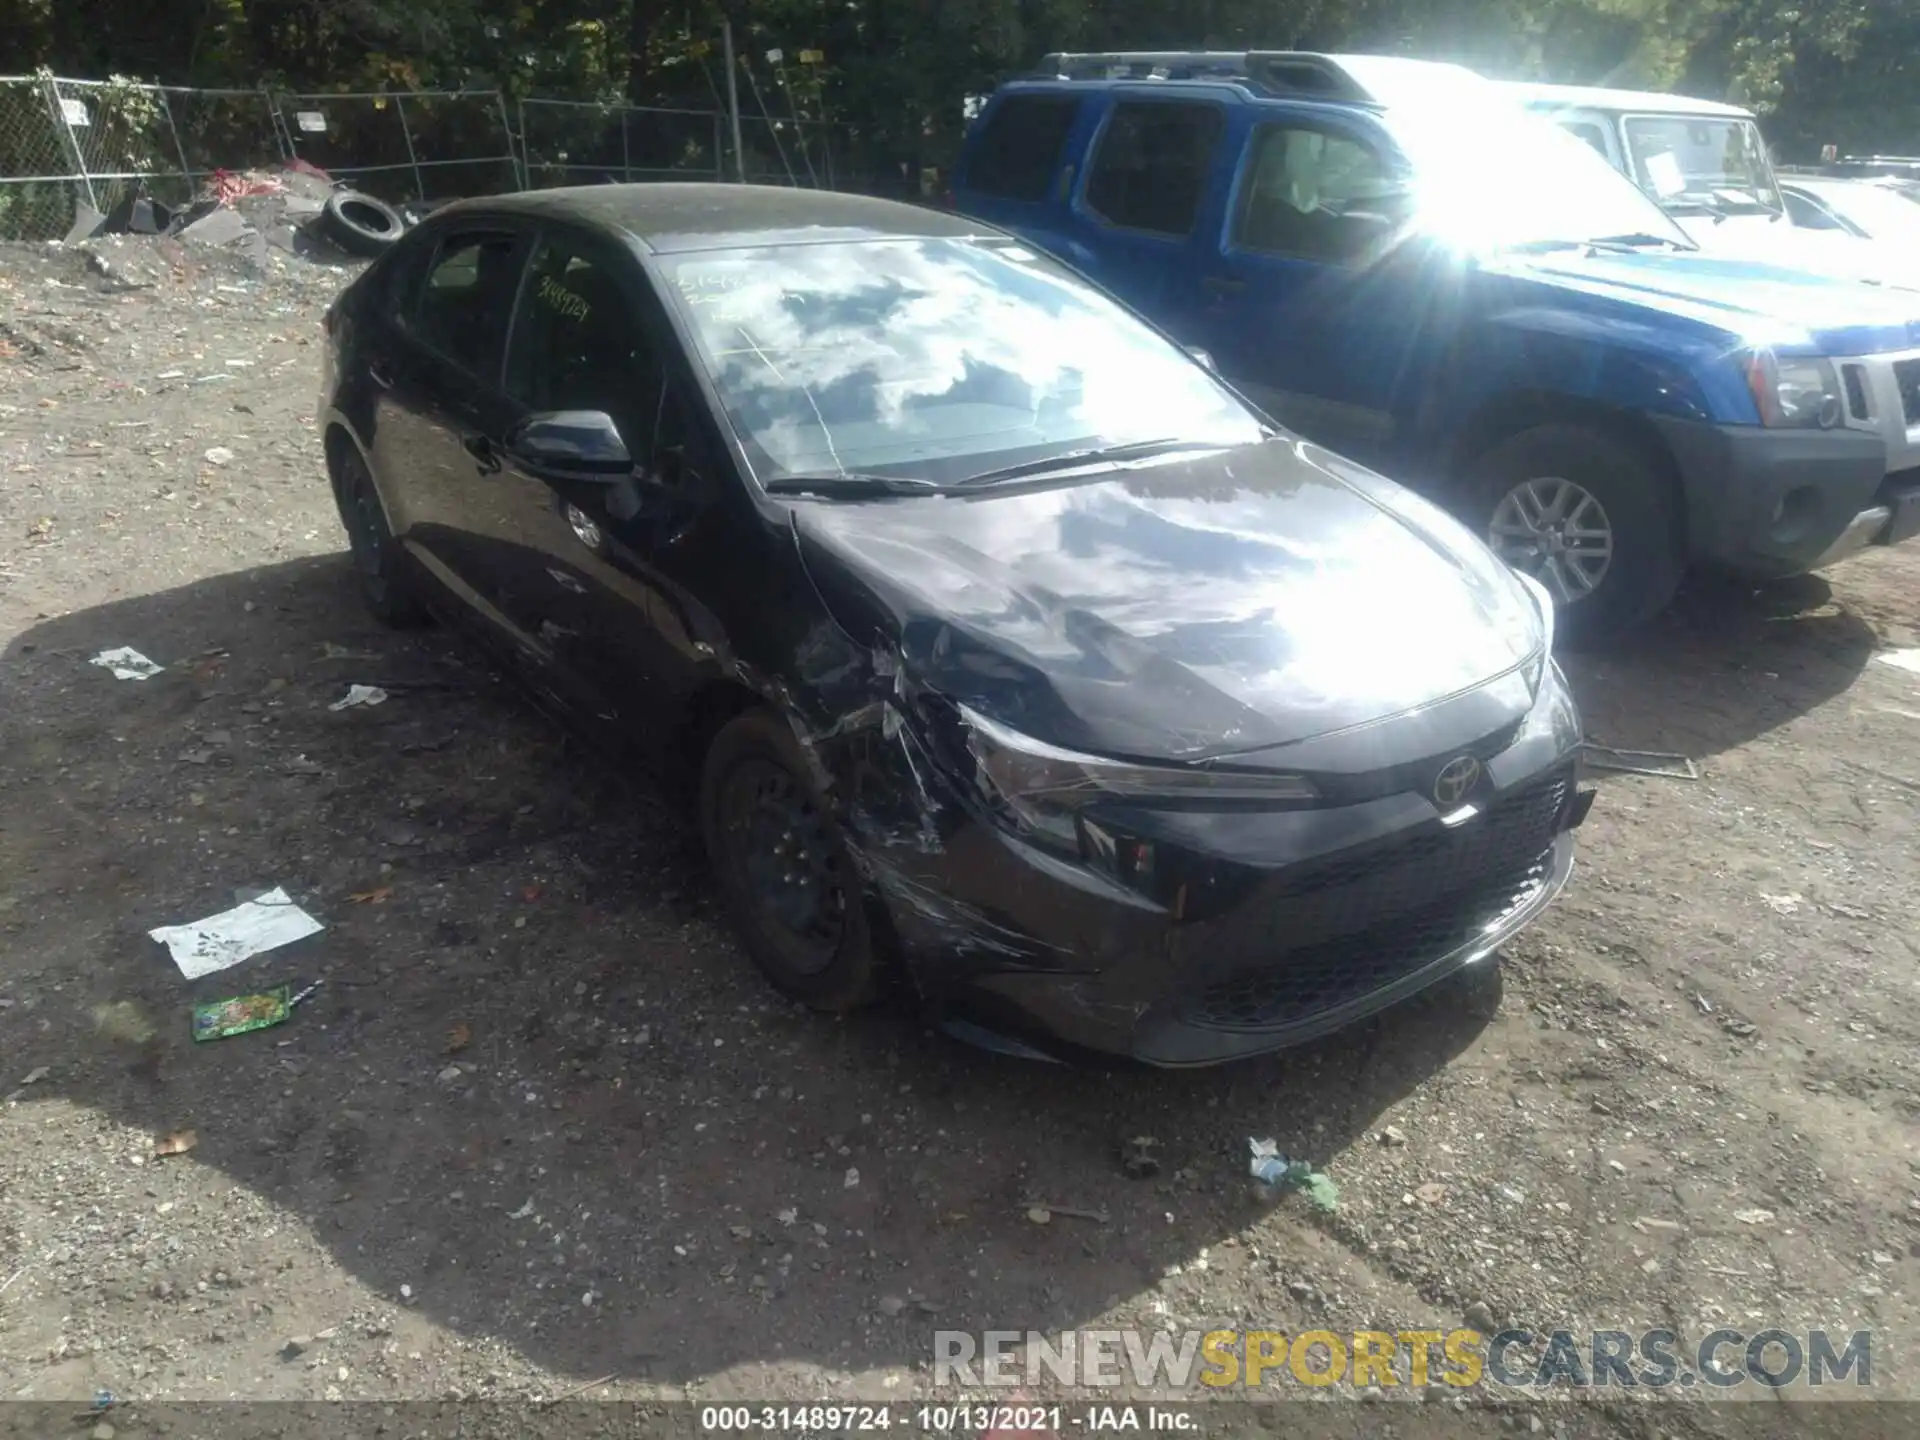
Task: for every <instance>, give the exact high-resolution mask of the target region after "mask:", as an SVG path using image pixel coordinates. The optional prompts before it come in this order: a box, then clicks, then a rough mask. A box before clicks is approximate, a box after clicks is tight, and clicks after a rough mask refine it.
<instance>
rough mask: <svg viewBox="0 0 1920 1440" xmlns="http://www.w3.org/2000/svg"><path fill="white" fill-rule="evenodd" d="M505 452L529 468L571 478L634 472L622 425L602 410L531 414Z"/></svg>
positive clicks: (614, 477) (609, 478)
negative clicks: (622, 434)
mask: <svg viewBox="0 0 1920 1440" xmlns="http://www.w3.org/2000/svg"><path fill="white" fill-rule="evenodd" d="M507 450H508V452H509V453H510V454H511V455H512V456H513V458H514V459H516V460H518V461H520V462H521V463H522V464H524V465H525V466H527V468H528V469H530V470H535V471H539V472H541V473H544V474H548V475H554V476H560V477H564V478H566V479H570V480H607V481H613V480H619V479H622V478H624V477H626V476H630V475H632V474H633V456H632V455H631V454H629V453H628V451H627V442H626V441H625V440H623V439H621V438H620V427H619V426H617V425H615V424H614V423H613V417H612V416H611V415H608V414H607V413H606V412H605V411H603V410H552V411H547V412H544V413H542V414H539V415H529V416H528V417H527V418H526V419H525V420H523V421H521V422H520V423H519V424H518V425H517V426H515V427H514V429H513V432H512V433H511V434H510V435H508V436H507Z"/></svg>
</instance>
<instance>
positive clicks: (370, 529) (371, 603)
mask: <svg viewBox="0 0 1920 1440" xmlns="http://www.w3.org/2000/svg"><path fill="white" fill-rule="evenodd" d="M342 452H343V453H342V454H341V456H340V459H339V461H338V464H337V467H336V471H335V475H336V479H335V485H334V500H335V502H336V503H337V504H338V505H339V507H340V523H341V524H343V525H344V526H346V530H347V544H348V545H349V546H350V547H351V549H352V551H353V573H354V577H355V579H357V580H358V581H359V583H360V598H361V599H362V600H363V601H365V602H366V606H367V609H368V610H369V611H371V612H372V614H373V618H374V619H376V620H378V621H379V622H380V623H381V624H382V625H387V626H390V627H392V628H393V629H395V630H411V629H415V628H417V627H419V626H421V625H424V624H426V623H427V612H426V611H425V609H423V608H422V607H421V604H420V602H419V600H418V599H417V598H416V597H415V595H414V593H413V589H412V576H411V575H409V574H408V572H407V569H406V563H405V557H403V556H402V554H401V553H400V545H399V542H398V541H396V540H395V539H394V538H393V531H392V530H390V529H388V528H387V513H386V511H385V510H383V509H382V508H381V506H380V495H379V492H378V491H376V490H375V489H374V487H373V476H372V475H371V474H369V473H368V471H367V465H366V462H365V461H364V460H362V459H361V458H360V456H359V455H358V453H356V452H353V451H351V450H348V449H347V448H346V447H345V446H343V447H342Z"/></svg>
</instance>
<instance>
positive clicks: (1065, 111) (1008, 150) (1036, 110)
mask: <svg viewBox="0 0 1920 1440" xmlns="http://www.w3.org/2000/svg"><path fill="white" fill-rule="evenodd" d="M1079 113H1080V97H1079V96H1077V95H1011V96H1009V97H1007V98H1006V99H1005V100H1002V101H1001V102H1000V103H999V104H998V105H996V106H994V107H993V113H992V114H990V115H988V116H987V118H986V119H985V120H984V121H982V122H981V130H980V138H979V140H978V141H976V142H975V144H974V148H973V154H972V155H971V156H970V157H969V158H968V160H967V178H966V186H967V188H968V189H969V190H974V191H977V192H979V193H980V194H982V195H993V196H997V197H999V198H1000V199H1002V200H1027V201H1033V200H1040V199H1044V198H1045V196H1046V193H1047V185H1048V183H1049V182H1050V181H1051V180H1052V179H1053V172H1054V170H1055V168H1056V167H1057V166H1058V165H1059V164H1060V151H1061V149H1062V148H1063V147H1064V146H1065V145H1066V143H1067V133H1068V132H1069V131H1070V130H1072V129H1073V121H1074V117H1075V116H1076V115H1078V114H1079Z"/></svg>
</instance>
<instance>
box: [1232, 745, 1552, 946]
mask: <svg viewBox="0 0 1920 1440" xmlns="http://www.w3.org/2000/svg"><path fill="white" fill-rule="evenodd" d="M1572 784H1573V777H1572V776H1571V775H1568V774H1566V773H1561V774H1557V775H1552V776H1549V777H1548V778H1547V779H1545V780H1540V781H1536V782H1534V783H1533V784H1532V785H1529V786H1528V787H1527V788H1526V789H1524V790H1518V791H1515V792H1514V793H1513V794H1511V795H1508V796H1505V797H1503V798H1502V799H1500V800H1498V801H1496V802H1495V803H1494V804H1493V805H1491V806H1489V807H1488V808H1487V810H1486V811H1485V812H1484V813H1482V814H1479V815H1476V816H1474V817H1473V818H1472V819H1471V820H1468V821H1465V822H1464V823H1462V824H1460V825H1457V826H1452V827H1441V826H1438V825H1436V826H1435V827H1434V828H1432V829H1430V830H1428V831H1427V832H1426V833H1424V834H1422V835H1419V836H1416V837H1415V838H1414V839H1412V840H1401V841H1398V842H1395V843H1392V844H1390V845H1389V846H1387V847H1386V848H1376V849H1374V850H1370V851H1363V852H1362V853H1360V854H1357V855H1348V856H1343V857H1341V858H1339V859H1336V860H1331V861H1328V862H1326V863H1324V864H1320V865H1303V866H1300V867H1298V868H1296V869H1292V870H1288V871H1285V872H1283V873H1282V874H1281V876H1280V877H1279V878H1278V879H1277V880H1276V881H1275V882H1274V883H1273V884H1271V885H1269V886H1267V887H1266V888H1264V889H1263V890H1261V891H1260V892H1259V895H1258V896H1257V897H1256V903H1258V904H1259V906H1260V908H1261V910H1262V911H1263V912H1264V913H1266V914H1267V915H1268V916H1269V917H1270V919H1269V923H1270V924H1271V926H1272V930H1273V934H1272V939H1273V941H1274V942H1275V943H1277V944H1279V945H1280V946H1282V947H1285V948H1291V947H1294V946H1298V945H1311V944H1314V943H1315V942H1317V941H1320V940H1324V939H1329V938H1331V937H1333V936H1336V935H1342V934H1346V933H1349V932H1351V931H1355V930H1362V929H1365V928H1367V927H1369V926H1372V925H1376V924H1378V923H1379V922H1381V921H1382V920H1388V919H1391V918H1393V917H1394V916H1396V915H1404V914H1407V913H1408V912H1410V911H1413V910H1418V909H1422V908H1424V907H1425V906H1427V905H1429V904H1431V903H1433V902H1434V901H1436V900H1442V899H1445V898H1446V897H1447V896H1449V895H1454V894H1458V893H1460V892H1463V891H1467V890H1471V889H1473V888H1475V887H1476V886H1478V885H1480V884H1482V883H1483V882H1486V881H1488V880H1493V879H1495V878H1497V877H1500V876H1506V875H1512V874H1513V873H1515V872H1516V871H1518V870H1520V869H1522V868H1523V867H1525V866H1527V865H1529V864H1531V863H1532V862H1533V861H1534V860H1535V859H1536V858H1537V857H1538V856H1539V854H1540V852H1541V851H1542V850H1545V849H1546V848H1547V847H1548V846H1549V845H1551V844H1552V843H1553V834H1554V831H1555V829H1556V828H1558V824H1559V819H1560V812H1561V811H1562V810H1563V809H1565V808H1566V803H1567V791H1568V790H1569V789H1570V788H1571V786H1572Z"/></svg>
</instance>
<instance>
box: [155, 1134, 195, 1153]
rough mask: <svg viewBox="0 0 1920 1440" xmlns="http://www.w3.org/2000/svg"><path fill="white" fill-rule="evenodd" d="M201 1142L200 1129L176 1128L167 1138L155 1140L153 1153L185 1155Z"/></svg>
mask: <svg viewBox="0 0 1920 1440" xmlns="http://www.w3.org/2000/svg"><path fill="white" fill-rule="evenodd" d="M199 1143H200V1132H199V1131H197V1130H176V1131H174V1132H173V1134H171V1135H169V1136H167V1137H166V1138H165V1139H163V1140H157V1141H155V1142H154V1146H153V1153H154V1154H156V1155H184V1154H186V1153H187V1152H188V1151H189V1150H191V1149H193V1147H194V1146H196V1145H198V1144H199Z"/></svg>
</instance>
